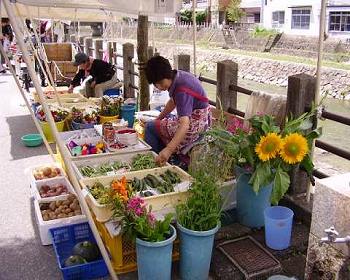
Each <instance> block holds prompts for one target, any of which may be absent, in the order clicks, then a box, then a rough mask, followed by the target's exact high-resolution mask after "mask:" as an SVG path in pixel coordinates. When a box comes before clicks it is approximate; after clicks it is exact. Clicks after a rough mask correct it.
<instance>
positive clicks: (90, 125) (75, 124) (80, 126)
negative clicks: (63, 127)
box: [72, 121, 96, 130]
mask: <svg viewBox="0 0 350 280" xmlns="http://www.w3.org/2000/svg"><path fill="white" fill-rule="evenodd" d="M95 125H96V123H78V122H75V121H72V128H73V129H74V130H79V129H89V128H94V126H95Z"/></svg>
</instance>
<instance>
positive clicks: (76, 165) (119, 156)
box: [72, 151, 170, 180]
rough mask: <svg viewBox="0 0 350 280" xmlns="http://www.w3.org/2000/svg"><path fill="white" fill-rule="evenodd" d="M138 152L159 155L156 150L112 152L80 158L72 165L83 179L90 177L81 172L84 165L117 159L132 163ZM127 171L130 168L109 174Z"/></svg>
mask: <svg viewBox="0 0 350 280" xmlns="http://www.w3.org/2000/svg"><path fill="white" fill-rule="evenodd" d="M138 154H141V155H145V154H152V156H153V157H154V158H155V157H156V156H157V154H156V153H155V152H152V151H141V152H134V153H129V154H116V155H113V154H111V155H110V156H109V157H100V158H97V157H95V158H89V159H79V160H76V161H73V162H72V166H73V169H74V171H75V174H76V175H77V177H78V180H81V179H85V178H89V177H85V176H83V174H82V173H81V172H80V168H82V167H84V166H92V167H98V166H100V165H102V164H105V163H113V162H115V161H119V162H122V163H126V164H131V163H132V159H133V158H134V157H135V156H136V155H138ZM166 166H170V165H169V163H167V164H166ZM127 172H129V170H121V171H120V172H119V171H117V172H111V173H109V174H107V175H109V176H111V175H112V176H113V175H120V174H124V173H127Z"/></svg>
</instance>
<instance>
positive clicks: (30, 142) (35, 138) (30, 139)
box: [21, 134, 43, 147]
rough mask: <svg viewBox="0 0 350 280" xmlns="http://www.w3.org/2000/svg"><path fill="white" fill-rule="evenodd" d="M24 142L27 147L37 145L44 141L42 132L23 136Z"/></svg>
mask: <svg viewBox="0 0 350 280" xmlns="http://www.w3.org/2000/svg"><path fill="white" fill-rule="evenodd" d="M21 140H22V143H23V144H24V146H27V147H37V146H40V145H41V144H42V143H43V138H42V137H41V135H40V134H27V135H24V136H22V137H21Z"/></svg>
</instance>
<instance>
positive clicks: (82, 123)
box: [71, 107, 98, 130]
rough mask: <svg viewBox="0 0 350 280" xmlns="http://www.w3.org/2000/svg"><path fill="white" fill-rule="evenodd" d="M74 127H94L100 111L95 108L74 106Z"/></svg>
mask: <svg viewBox="0 0 350 280" xmlns="http://www.w3.org/2000/svg"><path fill="white" fill-rule="evenodd" d="M71 114H72V127H73V129H75V130H77V129H86V128H93V127H94V125H95V124H97V118H98V112H97V110H96V109H95V108H92V107H89V108H86V109H78V108H75V107H73V108H72V112H71Z"/></svg>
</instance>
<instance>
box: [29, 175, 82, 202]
mask: <svg viewBox="0 0 350 280" xmlns="http://www.w3.org/2000/svg"><path fill="white" fill-rule="evenodd" d="M58 184H60V185H63V186H66V187H67V190H68V192H69V193H73V194H75V191H74V189H73V187H72V185H71V183H70V182H69V180H68V178H67V177H57V178H53V179H50V180H41V181H37V182H35V183H34V188H33V196H34V198H35V199H36V200H38V201H39V202H48V201H53V200H56V199H66V198H67V197H68V195H69V194H62V195H58V196H52V197H41V196H40V193H39V190H40V188H41V187H42V186H45V185H48V186H55V185H58Z"/></svg>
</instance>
